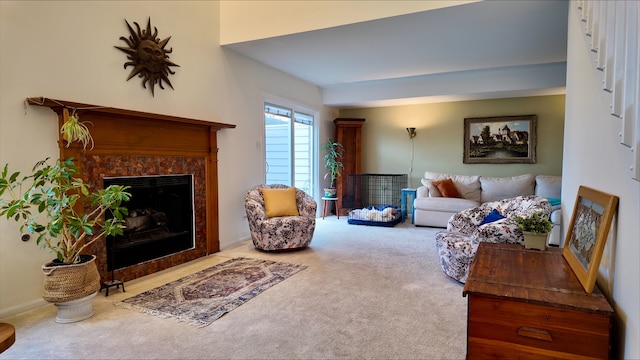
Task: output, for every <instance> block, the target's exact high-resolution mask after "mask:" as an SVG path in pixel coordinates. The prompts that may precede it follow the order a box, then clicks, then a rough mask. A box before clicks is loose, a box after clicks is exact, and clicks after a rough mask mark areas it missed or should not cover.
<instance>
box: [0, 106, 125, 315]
mask: <svg viewBox="0 0 640 360" xmlns="http://www.w3.org/2000/svg"><path fill="white" fill-rule="evenodd" d="M69 118H70V119H71V120H70V121H72V122H73V123H71V124H69V123H68V122H67V123H65V126H63V128H62V130H61V132H62V133H63V136H64V138H65V139H66V140H67V144H69V143H71V142H73V141H79V142H81V143H82V144H83V146H84V147H85V148H86V146H87V145H89V144H93V139H92V138H91V134H90V133H89V132H88V130H87V129H86V126H85V125H84V124H83V123H81V122H79V121H78V118H77V116H74V115H72V116H70V117H69ZM76 174H77V167H76V166H75V165H74V163H73V159H65V160H62V159H58V160H57V161H55V162H54V163H51V162H50V161H49V160H48V159H45V160H42V161H39V162H37V163H36V165H35V166H34V167H33V170H32V172H31V173H30V174H26V175H21V174H20V172H10V171H9V164H5V166H4V168H3V169H2V172H1V173H0V216H1V217H5V218H7V219H8V220H15V221H17V222H19V223H21V226H20V231H21V233H23V234H24V235H23V236H22V239H23V240H24V241H26V240H28V239H29V238H30V235H29V234H32V235H35V236H37V238H36V244H37V245H39V246H40V247H42V248H44V249H47V250H49V251H50V252H52V253H54V254H55V259H54V260H53V261H51V262H49V263H47V264H45V265H43V266H42V271H43V274H44V278H45V281H44V295H43V298H44V299H45V300H46V301H48V302H51V303H54V304H56V306H57V307H58V316H57V317H56V321H57V322H62V323H65V322H74V321H79V320H83V319H86V318H88V317H90V316H92V315H93V307H92V301H93V298H94V297H95V295H96V294H97V292H98V290H100V274H99V273H98V268H97V266H96V264H95V258H96V257H95V255H87V254H84V252H85V250H86V249H87V247H88V246H89V245H91V244H92V243H94V242H95V241H97V240H98V239H100V238H101V237H103V236H107V235H120V234H122V233H123V226H124V216H126V215H127V213H128V211H127V209H126V208H125V207H123V206H122V204H123V203H124V202H126V201H128V200H129V198H130V196H131V195H130V194H129V193H128V192H127V188H128V187H126V186H120V185H112V186H109V187H107V188H105V189H97V190H95V191H93V192H90V191H89V185H88V184H86V183H84V182H83V181H82V179H80V178H77V177H75V175H76ZM107 213H110V214H111V216H110V217H106V216H105V214H107Z"/></svg>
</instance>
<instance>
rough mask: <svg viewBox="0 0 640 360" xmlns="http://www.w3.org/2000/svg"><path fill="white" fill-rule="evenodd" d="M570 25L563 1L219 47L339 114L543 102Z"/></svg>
mask: <svg viewBox="0 0 640 360" xmlns="http://www.w3.org/2000/svg"><path fill="white" fill-rule="evenodd" d="M567 18H568V2H567V1H564V0H560V1H540V0H538V1H522V0H521V1H514V0H511V1H506V0H505V1H491V0H489V1H480V2H476V3H470V4H464V5H457V6H452V7H445V8H440V9H435V10H430V11H423V12H418V13H412V14H408V15H401V16H394V17H388V18H383V19H379V20H373V21H366V22H360V23H355V24H350V25H344V26H338V27H332V28H326V29H321V30H314V31H307V32H302V33H296V34H292V35H284V36H278V37H271V38H265V39H260V40H254V41H247V42H242V43H235V44H230V45H225V47H227V48H230V49H232V50H234V51H237V52H239V53H241V54H244V55H245V56H248V57H250V58H253V59H255V60H257V61H259V62H261V63H264V64H266V65H269V66H271V67H273V68H276V69H279V70H281V71H283V72H285V73H288V74H291V75H293V76H295V77H297V78H300V79H303V80H305V81H308V82H310V83H312V84H315V85H317V86H319V87H320V88H322V89H323V98H324V103H325V104H326V105H330V106H336V107H341V108H345V107H359V106H389V105H396V104H406V103H417V102H430V101H431V102H433V101H436V100H437V101H447V100H448V101H451V100H459V99H482V98H495V97H509V96H531V95H544V94H549V93H564V83H565V79H564V77H563V75H564V70H565V69H566V54H567V51H566V49H567ZM545 77H548V78H549V79H548V80H546V79H545ZM461 79H464V80H461Z"/></svg>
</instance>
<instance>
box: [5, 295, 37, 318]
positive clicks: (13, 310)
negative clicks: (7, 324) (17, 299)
mask: <svg viewBox="0 0 640 360" xmlns="http://www.w3.org/2000/svg"><path fill="white" fill-rule="evenodd" d="M47 304H49V303H48V302H46V301H44V299H37V300H33V301H30V302H27V303H22V304H20V305H18V306H13V307H10V308H7V309H2V310H0V319H4V318H6V317H9V316H13V315H16V314H19V313H21V312H24V311H28V310H33V309H36V308H39V307H42V306H45V305H47Z"/></svg>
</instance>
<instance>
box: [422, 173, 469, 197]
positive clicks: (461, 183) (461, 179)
mask: <svg viewBox="0 0 640 360" xmlns="http://www.w3.org/2000/svg"><path fill="white" fill-rule="evenodd" d="M445 179H451V181H453V184H454V185H455V186H456V189H458V192H459V193H460V195H462V197H463V198H465V199H469V200H473V201H475V202H480V180H479V179H480V176H476V175H456V174H446V173H438V172H433V171H425V172H424V178H423V179H422V180H421V181H422V184H423V185H424V186H427V187H429V194H432V189H431V188H435V189H436V191H437V190H438V189H437V188H436V187H435V186H433V184H431V181H433V180H445ZM430 180H431V181H430ZM425 183H428V184H429V185H426V184H425ZM433 194H438V195H430V196H431V197H435V196H442V194H440V191H437V192H433Z"/></svg>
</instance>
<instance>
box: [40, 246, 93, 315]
mask: <svg viewBox="0 0 640 360" xmlns="http://www.w3.org/2000/svg"><path fill="white" fill-rule="evenodd" d="M81 257H82V259H83V260H84V259H89V260H88V261H84V262H82V263H79V264H72V265H54V264H53V263H48V264H45V265H43V266H42V273H43V274H44V295H43V296H42V297H43V298H44V299H45V300H46V301H48V302H50V303H54V304H55V303H63V302H67V301H72V300H77V299H80V298H83V297H85V296H88V295H91V294H93V293H95V292H97V291H98V290H100V274H99V273H98V267H97V266H96V261H95V260H96V257H95V255H81Z"/></svg>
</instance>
